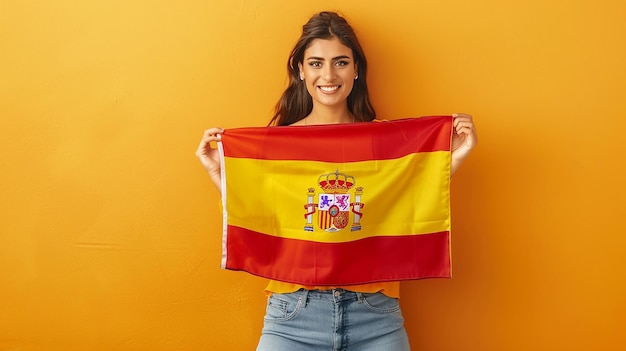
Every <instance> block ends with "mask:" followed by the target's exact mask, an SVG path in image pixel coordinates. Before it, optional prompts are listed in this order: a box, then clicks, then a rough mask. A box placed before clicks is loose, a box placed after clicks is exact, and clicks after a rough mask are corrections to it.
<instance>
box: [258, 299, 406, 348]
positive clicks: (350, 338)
mask: <svg viewBox="0 0 626 351" xmlns="http://www.w3.org/2000/svg"><path fill="white" fill-rule="evenodd" d="M308 350H312V351H313V350H320V351H321V350H324V351H353V350H354V351H408V350H410V347H409V341H408V337H407V334H406V331H405V329H404V318H403V317H402V312H401V311H400V304H399V302H398V299H395V298H391V297H388V296H386V295H384V294H382V293H375V294H366V293H356V292H351V291H347V290H343V289H334V290H327V291H320V290H311V291H309V290H304V289H300V290H298V291H296V292H293V293H289V294H272V296H270V297H269V298H268V300H267V310H266V315H265V324H264V326H263V333H262V335H261V340H260V341H259V345H258V347H257V351H308Z"/></svg>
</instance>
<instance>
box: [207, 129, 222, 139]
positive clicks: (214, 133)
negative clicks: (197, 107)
mask: <svg viewBox="0 0 626 351" xmlns="http://www.w3.org/2000/svg"><path fill="white" fill-rule="evenodd" d="M222 133H224V128H209V129H207V130H205V131H204V134H203V135H202V138H203V139H204V138H209V137H213V138H214V139H213V140H220V136H221V134H222Z"/></svg>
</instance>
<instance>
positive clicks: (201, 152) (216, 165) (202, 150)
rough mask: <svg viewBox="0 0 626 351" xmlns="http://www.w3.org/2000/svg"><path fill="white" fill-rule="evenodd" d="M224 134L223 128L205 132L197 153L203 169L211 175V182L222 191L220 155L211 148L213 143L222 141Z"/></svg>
mask: <svg viewBox="0 0 626 351" xmlns="http://www.w3.org/2000/svg"><path fill="white" fill-rule="evenodd" d="M222 133H224V129H223V128H210V129H207V130H205V131H204V135H203V136H202V140H200V145H198V150H197V151H196V156H197V157H198V159H200V163H201V164H202V167H204V169H206V171H207V172H208V173H209V177H211V181H212V182H213V184H215V186H216V187H217V189H218V190H220V191H221V190H222V175H221V168H222V167H221V164H220V155H219V152H218V150H217V149H216V148H214V147H211V142H216V141H220V140H221V134H222Z"/></svg>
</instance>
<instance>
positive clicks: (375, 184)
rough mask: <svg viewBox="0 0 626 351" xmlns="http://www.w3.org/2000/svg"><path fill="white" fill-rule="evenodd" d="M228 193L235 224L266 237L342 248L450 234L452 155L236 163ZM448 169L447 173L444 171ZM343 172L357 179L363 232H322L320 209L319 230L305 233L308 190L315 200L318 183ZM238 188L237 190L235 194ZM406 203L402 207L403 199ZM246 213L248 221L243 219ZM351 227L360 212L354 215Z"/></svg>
mask: <svg viewBox="0 0 626 351" xmlns="http://www.w3.org/2000/svg"><path fill="white" fill-rule="evenodd" d="M224 168H225V170H226V172H228V175H229V176H228V183H227V184H226V194H227V197H228V206H229V207H230V208H232V209H237V211H229V212H228V224H229V225H231V226H237V227H242V228H246V229H249V230H252V231H255V232H259V233H263V234H266V235H271V236H276V237H281V238H290V239H299V240H308V241H316V242H325V243H341V242H349V241H354V240H359V239H363V238H367V237H372V236H405V235H419V234H428V233H438V232H443V231H448V230H450V221H449V218H450V206H449V182H450V152H449V151H435V152H422V153H414V154H409V155H407V156H404V157H401V158H398V159H387V160H375V161H360V162H349V163H339V164H338V163H327V162H316V161H289V160H278V161H277V160H262V159H249V158H230V157H226V158H225V160H224ZM442 170H444V171H443V172H442ZM335 172H339V173H341V174H344V175H349V176H351V177H354V183H355V184H354V187H353V189H352V191H350V192H349V193H350V196H351V197H350V202H354V201H355V195H354V189H355V188H357V187H362V194H361V195H360V202H361V203H363V204H364V207H363V208H362V209H360V212H362V214H363V217H362V219H361V220H360V223H361V228H360V230H357V231H351V230H350V229H349V228H346V229H344V230H341V231H337V232H326V231H323V230H322V229H320V228H319V217H318V216H319V215H320V211H319V208H316V209H315V214H314V215H313V220H312V228H313V231H312V232H310V231H305V229H304V228H305V224H306V222H305V217H304V215H305V213H306V212H307V210H306V208H305V205H306V204H307V202H309V198H308V197H309V191H308V190H309V188H312V189H313V190H314V195H313V202H314V203H316V204H317V203H318V202H319V195H320V194H323V193H324V190H322V189H321V188H320V186H319V184H318V178H319V177H320V176H321V175H323V174H330V173H335ZM231 186H233V187H234V186H236V187H237V188H236V189H232V188H231ZM400 198H402V200H401V202H399V201H398V199H400ZM239 214H245V217H238V215H239ZM349 216H350V224H351V223H352V219H353V218H354V213H353V212H352V211H350V215H349Z"/></svg>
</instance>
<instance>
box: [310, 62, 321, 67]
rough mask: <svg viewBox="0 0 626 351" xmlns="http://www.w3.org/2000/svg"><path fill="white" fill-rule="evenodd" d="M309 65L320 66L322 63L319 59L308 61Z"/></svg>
mask: <svg viewBox="0 0 626 351" xmlns="http://www.w3.org/2000/svg"><path fill="white" fill-rule="evenodd" d="M309 66H311V67H322V63H321V62H319V61H311V62H309Z"/></svg>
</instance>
